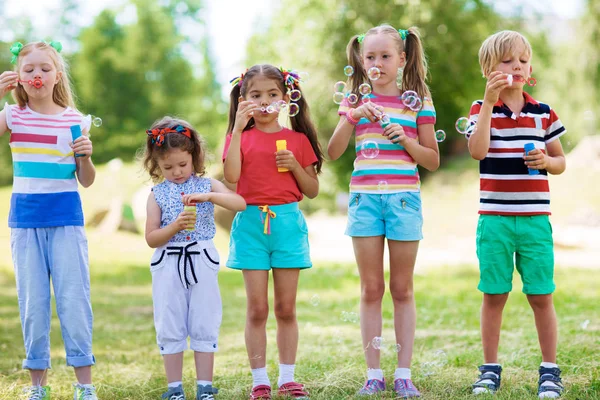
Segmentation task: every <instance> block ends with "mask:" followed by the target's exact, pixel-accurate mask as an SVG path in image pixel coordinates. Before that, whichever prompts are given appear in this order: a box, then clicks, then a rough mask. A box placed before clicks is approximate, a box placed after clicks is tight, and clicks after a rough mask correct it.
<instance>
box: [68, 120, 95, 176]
mask: <svg viewBox="0 0 600 400" xmlns="http://www.w3.org/2000/svg"><path fill="white" fill-rule="evenodd" d="M87 133H88V131H87V130H85V131H84V132H83V135H82V136H81V137H78V138H77V139H76V140H75V141H74V142H73V144H72V145H71V148H73V153H74V154H83V156H81V157H75V164H76V165H77V169H76V172H77V180H79V183H81V186H83V187H86V188H87V187H90V186H91V185H92V183H94V180H95V179H96V167H94V164H93V163H92V158H91V157H92V153H93V147H92V141H91V140H90V138H89V136H87Z"/></svg>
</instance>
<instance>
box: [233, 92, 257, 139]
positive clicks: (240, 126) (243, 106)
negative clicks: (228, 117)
mask: <svg viewBox="0 0 600 400" xmlns="http://www.w3.org/2000/svg"><path fill="white" fill-rule="evenodd" d="M258 110H260V108H259V107H258V106H257V105H256V103H254V102H252V101H246V100H245V101H240V104H238V109H237V112H236V113H235V123H234V125H233V132H238V133H242V131H243V130H244V128H245V127H246V125H248V121H250V118H252V117H253V116H254V112H255V111H258Z"/></svg>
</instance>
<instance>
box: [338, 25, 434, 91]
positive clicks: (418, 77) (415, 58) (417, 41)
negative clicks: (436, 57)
mask: <svg viewBox="0 0 600 400" xmlns="http://www.w3.org/2000/svg"><path fill="white" fill-rule="evenodd" d="M378 34H384V35H389V36H390V37H391V38H392V39H393V40H394V41H395V42H396V49H397V50H398V54H402V53H403V52H405V53H406V63H405V65H404V70H403V74H402V87H401V88H400V89H401V90H402V92H405V91H407V90H414V91H415V92H417V93H418V94H419V96H420V97H421V98H423V97H429V98H431V93H430V91H429V87H428V86H427V83H426V82H425V81H426V79H427V58H426V57H425V50H424V49H423V44H422V41H421V36H420V35H419V30H418V29H417V27H415V26H412V27H410V28H408V30H407V35H406V39H405V40H402V38H401V37H400V33H399V32H398V30H397V29H396V28H394V27H393V26H391V25H388V24H382V25H379V26H376V27H374V28H371V29H369V30H368V31H367V32H366V33H365V35H364V37H363V40H359V37H361V36H362V35H354V36H353V37H352V38H351V39H350V42H349V43H348V46H347V47H346V54H347V56H348V63H349V65H350V66H352V68H354V74H353V75H352V76H350V78H349V83H350V85H349V86H350V88H351V90H352V93H358V87H359V86H360V85H361V84H362V83H365V82H368V81H369V80H368V77H367V72H366V71H365V68H364V66H363V60H362V50H363V46H362V42H364V39H366V38H367V37H368V36H371V35H378Z"/></svg>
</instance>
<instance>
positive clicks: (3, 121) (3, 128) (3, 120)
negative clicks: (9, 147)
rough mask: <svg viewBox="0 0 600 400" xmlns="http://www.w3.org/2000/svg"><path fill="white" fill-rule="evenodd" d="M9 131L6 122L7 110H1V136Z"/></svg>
mask: <svg viewBox="0 0 600 400" xmlns="http://www.w3.org/2000/svg"><path fill="white" fill-rule="evenodd" d="M6 132H8V124H7V123H6V111H4V110H2V111H0V136H2V135H4V134H5V133H6Z"/></svg>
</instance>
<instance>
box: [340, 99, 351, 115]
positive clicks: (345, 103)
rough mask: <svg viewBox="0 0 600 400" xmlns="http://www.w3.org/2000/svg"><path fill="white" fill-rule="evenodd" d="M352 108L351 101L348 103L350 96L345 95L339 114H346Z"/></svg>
mask: <svg viewBox="0 0 600 400" xmlns="http://www.w3.org/2000/svg"><path fill="white" fill-rule="evenodd" d="M348 110H350V103H348V97H347V96H344V100H343V101H342V104H340V107H339V108H338V115H346V113H347V112H348Z"/></svg>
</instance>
